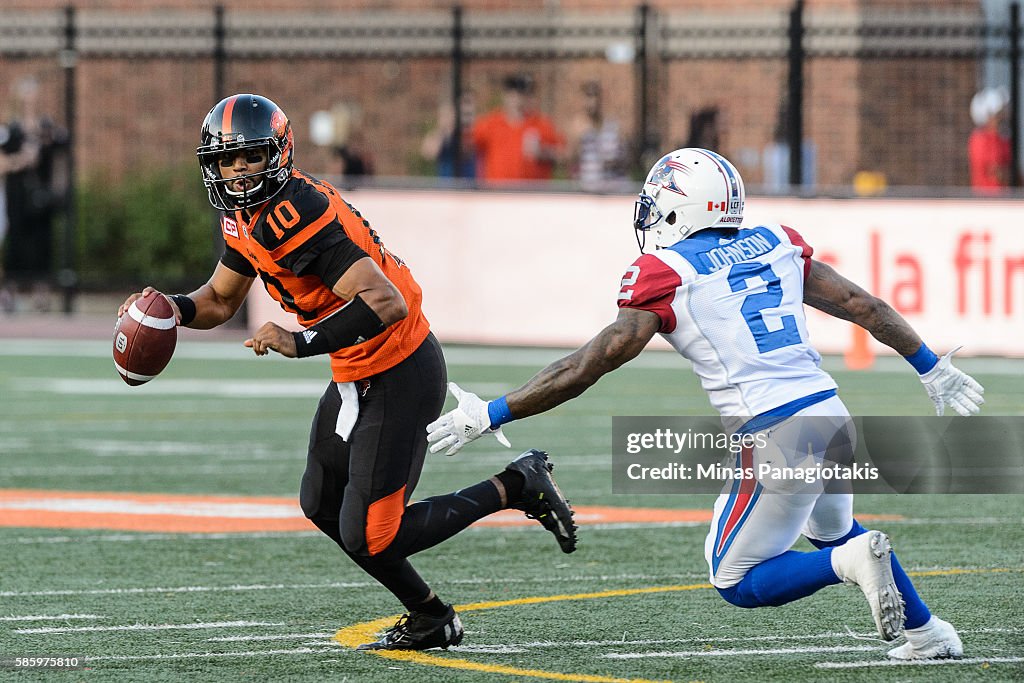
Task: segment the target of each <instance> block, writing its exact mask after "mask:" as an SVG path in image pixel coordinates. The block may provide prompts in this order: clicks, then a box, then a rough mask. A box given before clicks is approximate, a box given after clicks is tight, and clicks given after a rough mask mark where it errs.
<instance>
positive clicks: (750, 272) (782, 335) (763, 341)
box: [729, 261, 801, 353]
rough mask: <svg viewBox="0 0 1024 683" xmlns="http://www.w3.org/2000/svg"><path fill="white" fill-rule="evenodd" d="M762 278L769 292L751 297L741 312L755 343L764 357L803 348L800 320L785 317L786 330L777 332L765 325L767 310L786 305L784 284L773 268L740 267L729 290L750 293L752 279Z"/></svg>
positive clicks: (750, 264)
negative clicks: (747, 291) (797, 346)
mask: <svg viewBox="0 0 1024 683" xmlns="http://www.w3.org/2000/svg"><path fill="white" fill-rule="evenodd" d="M755 277H758V278H761V280H763V281H764V283H765V286H766V287H767V291H764V292H758V293H757V294H748V295H747V296H746V298H744V299H743V305H742V306H740V311H742V313H743V319H744V320H746V322H747V327H749V328H750V332H751V334H753V335H754V342H755V343H756V344H757V350H758V351H759V352H760V353H767V352H768V351H774V350H775V349H781V348H783V347H785V346H793V345H794V344H799V343H800V342H801V339H800V330H799V328H798V327H797V324H796V318H795V317H793V316H792V315H784V316H782V317H781V318H780V320H781V321H782V327H781V328H780V329H777V330H769V329H768V325H766V324H765V322H764V315H763V314H762V311H764V310H765V309H766V308H777V307H778V305H779V304H780V303H782V281H781V280H780V279H779V276H778V275H776V274H775V271H774V270H772V267H771V266H770V265H768V264H767V263H757V262H749V261H748V262H746V263H737V264H736V265H734V266H733V267H732V268H730V269H729V287H730V288H731V289H732V291H734V292H740V291H743V290H746V289H749V287H748V285H747V279H748V278H755Z"/></svg>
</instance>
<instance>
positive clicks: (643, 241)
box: [633, 228, 647, 254]
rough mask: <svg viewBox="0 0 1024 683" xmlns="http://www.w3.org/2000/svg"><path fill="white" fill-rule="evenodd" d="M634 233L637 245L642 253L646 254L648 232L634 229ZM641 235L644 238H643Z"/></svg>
mask: <svg viewBox="0 0 1024 683" xmlns="http://www.w3.org/2000/svg"><path fill="white" fill-rule="evenodd" d="M633 232H635V233H636V245H637V246H638V247H640V253H641V254H643V253H645V252H644V245H646V244H647V231H646V230H643V229H641V228H633ZM641 235H642V236H643V237H642V238H641Z"/></svg>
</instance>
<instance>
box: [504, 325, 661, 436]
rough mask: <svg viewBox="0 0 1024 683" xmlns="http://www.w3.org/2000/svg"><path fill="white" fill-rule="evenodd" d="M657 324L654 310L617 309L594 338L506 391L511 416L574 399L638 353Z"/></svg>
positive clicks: (520, 416)
mask: <svg viewBox="0 0 1024 683" xmlns="http://www.w3.org/2000/svg"><path fill="white" fill-rule="evenodd" d="M660 327H661V319H660V318H659V317H658V316H657V314H655V313H652V312H650V311H644V310H640V309H637V308H620V309H619V315H618V317H617V318H616V319H615V322H613V323H612V324H611V325H608V326H607V327H606V328H604V329H603V330H601V331H600V332H599V333H598V334H597V336H596V337H594V338H593V339H591V340H590V341H589V342H587V343H586V344H584V345H583V346H581V347H580V348H579V349H577V350H576V351H574V352H573V353H571V354H569V355H568V356H566V357H565V358H562V359H560V360H556V361H555V362H554V363H552V364H551V365H549V366H547V367H546V368H544V369H543V370H541V371H540V372H538V373H537V374H536V375H534V376H533V377H532V378H531V379H530V381H529V382H527V383H526V384H524V385H523V386H521V387H520V388H518V389H516V390H515V391H513V392H510V393H509V394H507V395H506V396H505V399H506V401H507V402H508V409H509V411H510V413H511V415H512V416H513V418H514V419H519V418H523V417H529V416H531V415H536V414H537V413H543V412H545V411H548V410H551V409H552V408H554V407H555V406H558V405H561V404H562V403H565V402H566V401H568V400H570V399H574V398H576V397H577V396H579V395H580V394H582V393H583V392H584V391H586V390H587V389H588V388H590V387H591V386H592V385H593V384H594V383H595V382H597V380H599V379H601V377H603V376H604V375H606V374H608V373H609V372H611V371H612V370H615V369H616V368H618V367H619V366H621V365H623V364H624V363H627V362H629V361H631V360H633V359H634V358H636V357H637V356H638V355H640V352H641V351H643V350H644V347H646V346H647V342H649V341H651V338H652V337H654V335H655V334H656V333H657V332H658V329H659V328H660Z"/></svg>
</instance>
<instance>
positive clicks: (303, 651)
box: [85, 647, 338, 663]
mask: <svg viewBox="0 0 1024 683" xmlns="http://www.w3.org/2000/svg"><path fill="white" fill-rule="evenodd" d="M337 653H338V648H337V647H331V648H311V647H300V648H296V649H294V650H252V651H249V652H180V653H171V654H164V655H98V656H96V657H86V658H85V661H86V662H87V663H88V662H144V661H158V660H161V659H216V658H220V657H278V656H281V655H316V654H337Z"/></svg>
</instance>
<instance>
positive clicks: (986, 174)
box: [967, 88, 1011, 194]
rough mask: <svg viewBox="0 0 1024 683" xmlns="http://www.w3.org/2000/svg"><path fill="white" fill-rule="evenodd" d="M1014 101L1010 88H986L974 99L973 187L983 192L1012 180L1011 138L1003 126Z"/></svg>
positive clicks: (969, 157) (969, 151)
mask: <svg viewBox="0 0 1024 683" xmlns="http://www.w3.org/2000/svg"><path fill="white" fill-rule="evenodd" d="M1009 101H1010V96H1009V93H1007V91H1006V88H986V89H984V90H982V91H980V92H978V94H976V95H975V96H974V98H973V99H972V100H971V119H972V120H973V121H974V126H975V128H974V131H972V132H971V136H970V138H968V140H967V161H968V164H969V165H970V170H971V187H972V188H974V190H975V191H976V192H978V193H981V194H995V193H998V192H999V191H1000V189H1001V188H1003V187H1006V186H1008V185H1009V184H1010V163H1011V161H1010V159H1011V157H1010V140H1009V138H1007V137H1006V136H1005V135H1004V134H1003V132H1002V130H1000V127H1001V126H1002V123H1003V121H1004V119H1005V118H1006V105H1007V104H1008V103H1009Z"/></svg>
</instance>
